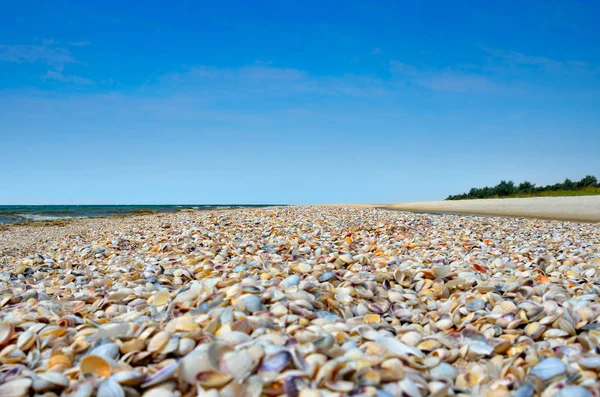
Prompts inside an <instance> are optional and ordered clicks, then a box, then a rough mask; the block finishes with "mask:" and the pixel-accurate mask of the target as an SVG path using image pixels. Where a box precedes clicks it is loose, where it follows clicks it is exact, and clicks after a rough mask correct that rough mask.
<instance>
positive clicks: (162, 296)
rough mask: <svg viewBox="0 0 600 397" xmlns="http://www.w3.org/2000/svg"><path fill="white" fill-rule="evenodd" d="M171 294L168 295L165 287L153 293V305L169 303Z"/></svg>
mask: <svg viewBox="0 0 600 397" xmlns="http://www.w3.org/2000/svg"><path fill="white" fill-rule="evenodd" d="M170 299H171V296H170V295H169V291H168V290H167V289H161V290H160V291H158V292H157V293H156V294H155V295H154V299H153V300H152V303H153V304H154V305H155V306H163V305H166V304H167V303H169V300H170Z"/></svg>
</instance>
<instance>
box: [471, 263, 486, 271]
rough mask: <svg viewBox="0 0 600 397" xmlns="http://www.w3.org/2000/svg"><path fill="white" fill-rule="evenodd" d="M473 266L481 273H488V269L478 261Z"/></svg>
mask: <svg viewBox="0 0 600 397" xmlns="http://www.w3.org/2000/svg"><path fill="white" fill-rule="evenodd" d="M473 268H475V270H477V271H478V272H479V273H487V269H486V268H485V267H483V266H481V265H478V264H477V263H473Z"/></svg>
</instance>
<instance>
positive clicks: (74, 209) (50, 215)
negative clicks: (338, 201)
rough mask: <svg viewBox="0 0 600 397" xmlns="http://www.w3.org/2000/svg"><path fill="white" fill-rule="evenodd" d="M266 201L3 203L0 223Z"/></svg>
mask: <svg viewBox="0 0 600 397" xmlns="http://www.w3.org/2000/svg"><path fill="white" fill-rule="evenodd" d="M266 206H267V205H218V204H214V205H206V204H203V205H0V223H15V222H32V221H45V220H55V219H68V218H90V217H99V216H115V215H131V214H136V213H148V212H150V211H151V212H155V213H160V212H177V211H182V210H212V209H228V208H244V207H266Z"/></svg>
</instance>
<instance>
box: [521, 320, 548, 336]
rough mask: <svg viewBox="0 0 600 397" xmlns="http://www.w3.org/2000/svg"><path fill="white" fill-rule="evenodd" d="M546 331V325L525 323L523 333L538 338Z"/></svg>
mask: <svg viewBox="0 0 600 397" xmlns="http://www.w3.org/2000/svg"><path fill="white" fill-rule="evenodd" d="M544 331H546V326H545V325H541V324H540V323H531V324H527V326H526V327H525V334H526V335H528V336H530V337H531V339H534V340H535V339H538V338H539V337H540V336H542V334H543V333H544Z"/></svg>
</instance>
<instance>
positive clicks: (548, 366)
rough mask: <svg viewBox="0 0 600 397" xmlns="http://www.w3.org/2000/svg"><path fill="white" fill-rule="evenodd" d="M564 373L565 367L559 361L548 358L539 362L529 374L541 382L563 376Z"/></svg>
mask: <svg viewBox="0 0 600 397" xmlns="http://www.w3.org/2000/svg"><path fill="white" fill-rule="evenodd" d="M566 371H567V366H566V365H565V364H564V363H563V362H562V361H561V360H559V359H558V358H554V357H550V358H547V359H545V360H542V361H540V362H539V363H538V364H537V365H536V366H535V367H534V368H533V369H532V370H531V372H530V373H531V374H532V375H535V376H536V377H538V378H540V379H541V380H543V381H547V380H550V379H552V378H554V377H557V376H559V375H562V374H564V373H565V372H566Z"/></svg>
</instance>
